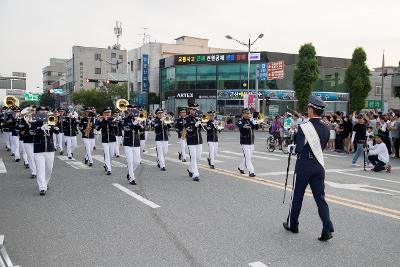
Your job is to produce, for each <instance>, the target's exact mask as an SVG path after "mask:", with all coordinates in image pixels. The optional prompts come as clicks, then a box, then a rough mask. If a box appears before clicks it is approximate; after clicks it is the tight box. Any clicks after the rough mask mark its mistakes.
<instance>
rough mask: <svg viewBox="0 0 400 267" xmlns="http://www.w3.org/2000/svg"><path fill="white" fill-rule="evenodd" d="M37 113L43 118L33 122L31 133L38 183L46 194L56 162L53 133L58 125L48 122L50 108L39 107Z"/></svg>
mask: <svg viewBox="0 0 400 267" xmlns="http://www.w3.org/2000/svg"><path fill="white" fill-rule="evenodd" d="M36 111H37V115H38V116H41V117H42V119H38V120H36V121H34V122H33V123H32V126H31V130H30V133H31V134H32V135H33V140H34V145H33V147H34V148H33V152H34V159H35V164H36V171H37V183H38V186H39V191H40V195H41V196H44V195H45V194H46V192H47V190H48V184H49V181H50V178H51V174H52V172H53V164H54V143H53V136H52V134H53V133H54V132H55V133H57V132H58V127H57V126H51V125H48V124H47V121H46V120H47V118H46V115H48V112H49V109H48V108H42V107H38V108H37V109H36Z"/></svg>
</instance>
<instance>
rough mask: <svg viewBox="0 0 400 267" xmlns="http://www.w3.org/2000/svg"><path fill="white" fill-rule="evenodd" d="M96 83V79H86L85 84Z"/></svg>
mask: <svg viewBox="0 0 400 267" xmlns="http://www.w3.org/2000/svg"><path fill="white" fill-rule="evenodd" d="M98 81H99V80H97V79H86V82H87V83H97V82H98Z"/></svg>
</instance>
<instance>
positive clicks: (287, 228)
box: [283, 222, 299, 234]
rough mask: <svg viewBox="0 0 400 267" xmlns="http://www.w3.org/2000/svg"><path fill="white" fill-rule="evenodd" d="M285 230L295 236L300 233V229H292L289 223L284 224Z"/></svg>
mask: <svg viewBox="0 0 400 267" xmlns="http://www.w3.org/2000/svg"><path fill="white" fill-rule="evenodd" d="M283 228H285V229H286V230H287V231H289V232H292V233H295V234H297V233H298V232H299V228H298V227H295V228H290V227H289V225H288V224H287V222H284V223H283Z"/></svg>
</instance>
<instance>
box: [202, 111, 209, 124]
mask: <svg viewBox="0 0 400 267" xmlns="http://www.w3.org/2000/svg"><path fill="white" fill-rule="evenodd" d="M200 120H201V123H207V122H208V121H209V120H210V117H209V116H208V114H207V113H203V114H202V115H201V117H200Z"/></svg>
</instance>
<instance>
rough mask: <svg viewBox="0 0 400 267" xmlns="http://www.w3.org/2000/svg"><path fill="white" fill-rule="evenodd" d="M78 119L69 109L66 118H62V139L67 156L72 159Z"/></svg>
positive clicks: (76, 114) (75, 143)
mask: <svg viewBox="0 0 400 267" xmlns="http://www.w3.org/2000/svg"><path fill="white" fill-rule="evenodd" d="M78 125H79V118H78V113H76V112H75V111H73V109H72V108H71V107H70V108H69V110H68V114H67V116H65V117H64V118H63V130H64V138H65V141H66V143H67V156H68V158H69V159H72V157H73V156H74V150H75V147H76V145H77V141H76V135H77V133H78Z"/></svg>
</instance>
